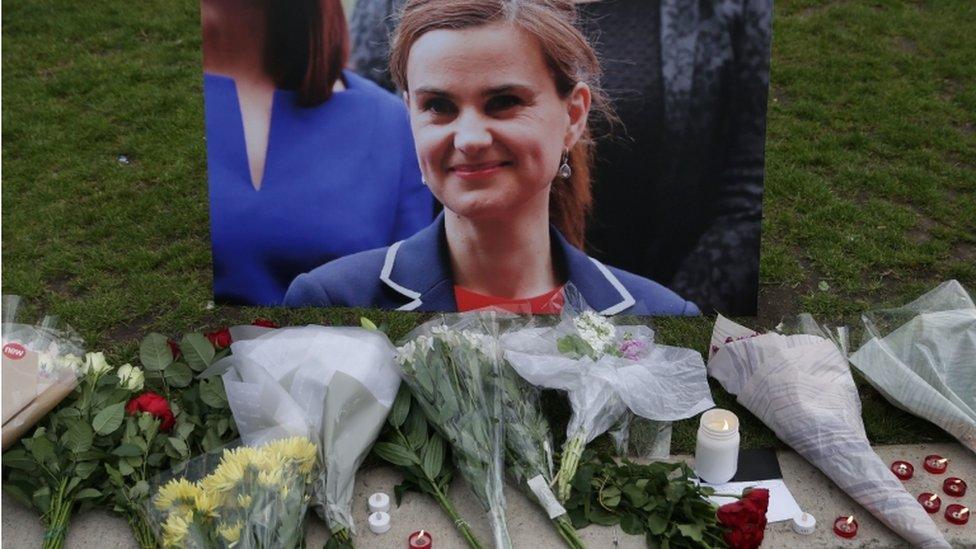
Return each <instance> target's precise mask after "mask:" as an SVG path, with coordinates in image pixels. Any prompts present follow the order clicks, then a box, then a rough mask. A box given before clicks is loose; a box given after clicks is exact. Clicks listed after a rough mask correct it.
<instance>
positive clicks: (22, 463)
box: [3, 439, 47, 471]
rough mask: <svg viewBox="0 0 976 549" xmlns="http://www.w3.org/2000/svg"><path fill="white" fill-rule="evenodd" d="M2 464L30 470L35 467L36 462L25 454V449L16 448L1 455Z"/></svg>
mask: <svg viewBox="0 0 976 549" xmlns="http://www.w3.org/2000/svg"><path fill="white" fill-rule="evenodd" d="M44 440H47V439H44ZM3 466H4V467H12V468H14V469H21V470H23V471H32V470H34V468H35V467H37V462H35V461H34V459H32V458H31V456H29V455H28V454H27V450H25V449H23V448H17V449H15V450H11V451H9V452H7V453H6V454H4V455H3Z"/></svg>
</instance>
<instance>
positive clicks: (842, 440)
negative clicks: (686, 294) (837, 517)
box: [708, 317, 949, 547]
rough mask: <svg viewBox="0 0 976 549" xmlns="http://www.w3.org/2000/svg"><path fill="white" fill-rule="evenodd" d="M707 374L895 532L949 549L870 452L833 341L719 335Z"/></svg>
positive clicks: (911, 498)
mask: <svg viewBox="0 0 976 549" xmlns="http://www.w3.org/2000/svg"><path fill="white" fill-rule="evenodd" d="M720 324H721V325H720ZM729 324H734V323H732V322H731V321H729V320H727V319H725V318H722V317H719V318H718V320H717V322H716V331H729V328H730V327H729V326H728V325H729ZM739 328H741V326H740V327H739ZM708 372H709V374H710V375H712V376H713V377H715V378H716V379H717V380H719V382H720V383H722V386H723V387H725V389H726V390H727V391H728V392H730V393H732V394H734V395H736V397H737V400H738V401H739V403H740V404H742V405H743V406H744V407H746V408H747V409H748V410H749V411H750V412H752V413H753V414H755V415H756V417H758V418H759V419H760V420H761V421H762V422H763V423H765V424H766V425H767V426H768V427H769V428H770V429H772V430H773V432H774V433H776V436H777V437H779V438H780V440H782V441H783V442H785V443H786V444H788V445H789V446H791V447H792V448H793V449H794V450H796V452H797V453H798V454H800V455H801V456H803V457H804V458H805V459H806V460H807V461H809V462H810V463H811V464H813V465H814V466H815V467H817V468H818V469H820V470H821V471H823V473H824V474H825V475H827V477H829V478H830V479H831V480H833V481H834V482H835V483H836V484H837V485H838V486H839V487H840V488H841V489H842V490H844V492H846V493H847V494H848V495H849V496H851V498H853V499H854V500H855V501H857V502H858V503H859V504H861V505H862V506H863V507H864V508H865V509H866V510H867V511H868V512H870V513H871V514H872V515H874V516H875V517H877V518H878V520H880V521H881V522H882V523H884V524H885V525H887V526H888V527H889V528H891V529H892V530H893V531H894V532H895V533H897V534H898V535H900V536H901V537H903V538H905V539H906V540H907V541H908V542H909V543H911V544H912V545H913V546H916V547H949V544H948V543H946V541H945V538H944V537H943V536H942V534H941V533H940V532H939V530H938V529H937V528H936V526H935V524H934V523H933V522H932V519H931V518H930V517H929V516H928V514H927V513H926V512H925V511H924V510H923V509H922V507H921V506H920V505H919V504H918V502H917V501H916V500H915V498H914V496H912V495H911V494H909V493H908V492H906V491H905V489H904V487H903V486H902V483H901V481H899V480H898V478H897V477H895V475H894V474H893V473H892V472H891V471H890V470H889V469H888V466H887V465H886V464H885V463H884V462H883V461H881V459H880V458H879V457H878V456H877V454H875V453H874V450H872V449H871V445H870V443H869V442H868V439H867V436H866V435H865V432H864V424H863V423H862V422H861V401H860V398H859V397H858V393H857V387H856V386H855V384H854V379H853V377H851V372H850V368H849V367H848V365H847V361H846V360H845V358H844V357H843V356H842V355H841V353H840V351H839V350H838V349H837V347H836V346H835V345H834V343H833V342H831V341H830V340H828V339H824V338H821V337H817V336H811V335H792V336H784V335H780V334H763V335H756V336H752V337H749V336H747V337H744V338H742V339H733V340H732V341H730V342H728V343H724V340H723V342H722V343H721V344H720V345H719V348H718V350H717V351H715V353H714V356H713V357H712V359H711V360H710V361H709V363H708Z"/></svg>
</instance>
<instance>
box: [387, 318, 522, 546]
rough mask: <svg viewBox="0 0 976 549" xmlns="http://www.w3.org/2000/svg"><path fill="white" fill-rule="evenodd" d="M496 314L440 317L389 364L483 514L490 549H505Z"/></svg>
mask: <svg viewBox="0 0 976 549" xmlns="http://www.w3.org/2000/svg"><path fill="white" fill-rule="evenodd" d="M496 314H497V313H494V312H478V313H465V314H457V315H442V316H439V317H437V318H434V319H433V320H431V321H429V322H426V323H424V324H422V325H420V326H418V327H417V328H416V329H414V330H413V331H412V332H410V334H408V335H407V337H406V338H404V340H403V341H402V343H401V345H400V346H399V347H398V349H397V363H398V364H399V365H400V368H401V370H402V374H403V380H404V382H406V383H407V384H408V385H409V386H410V390H411V392H412V393H413V395H414V398H415V399H416V400H417V402H418V403H419V404H420V406H421V408H422V409H423V411H424V414H425V415H426V416H427V419H428V420H429V422H430V423H431V424H432V425H434V426H435V427H436V429H437V430H438V432H439V433H440V434H441V436H443V437H444V439H445V440H447V441H448V442H449V443H450V444H451V450H452V452H451V453H452V455H453V457H454V464H455V466H456V467H457V470H458V471H459V472H460V473H461V476H462V477H463V478H464V479H465V481H467V483H468V485H469V486H470V487H471V489H472V491H473V492H474V494H475V495H476V496H477V498H478V500H479V501H480V502H481V504H482V505H483V506H484V508H485V510H486V511H487V512H488V513H489V518H490V520H491V525H492V534H493V537H494V542H495V547H499V548H510V547H511V546H512V542H511V538H510V537H509V534H508V526H507V522H506V519H505V494H504V491H503V480H502V477H503V473H504V456H505V413H504V405H503V395H502V389H501V387H500V384H501V383H502V374H501V371H502V357H501V352H500V349H499V347H498V344H497V333H496V331H497V319H496V318H497V317H496Z"/></svg>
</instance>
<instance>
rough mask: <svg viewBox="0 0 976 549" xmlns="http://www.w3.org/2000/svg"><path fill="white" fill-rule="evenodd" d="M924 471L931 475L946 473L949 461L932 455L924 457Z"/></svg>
mask: <svg viewBox="0 0 976 549" xmlns="http://www.w3.org/2000/svg"><path fill="white" fill-rule="evenodd" d="M922 465H923V466H924V467H925V470H926V471H928V472H930V473H932V474H933V475H941V474H942V473H945V472H946V469H947V468H948V467H949V460H948V459H946V458H944V457H942V456H940V455H938V454H932V455H928V456H925V461H924V462H923V463H922Z"/></svg>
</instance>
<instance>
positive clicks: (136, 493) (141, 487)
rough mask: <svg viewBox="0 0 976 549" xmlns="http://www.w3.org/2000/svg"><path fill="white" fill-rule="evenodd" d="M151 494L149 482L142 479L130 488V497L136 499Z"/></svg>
mask: <svg viewBox="0 0 976 549" xmlns="http://www.w3.org/2000/svg"><path fill="white" fill-rule="evenodd" d="M148 495H149V483H148V482H146V481H144V480H140V481H139V482H137V483H135V484H134V485H133V486H131V487H130V488H129V497H130V498H132V499H135V500H138V499H141V498H144V497H146V496H148Z"/></svg>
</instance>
